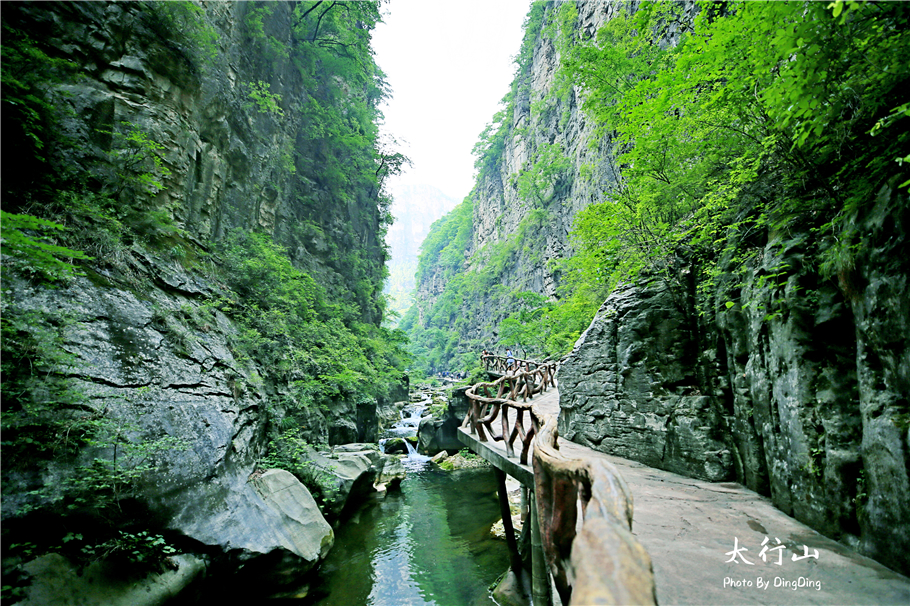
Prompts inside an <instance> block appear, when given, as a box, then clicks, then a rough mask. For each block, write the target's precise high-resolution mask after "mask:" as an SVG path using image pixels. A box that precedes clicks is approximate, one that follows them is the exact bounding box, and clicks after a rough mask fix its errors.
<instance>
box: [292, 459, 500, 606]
mask: <svg viewBox="0 0 910 606" xmlns="http://www.w3.org/2000/svg"><path fill="white" fill-rule="evenodd" d="M404 463H405V466H406V467H408V477H407V478H406V479H405V480H404V481H403V482H402V483H401V490H400V491H390V492H389V493H388V494H386V495H385V496H380V495H376V496H375V497H371V499H370V501H369V502H367V503H365V504H364V505H363V507H362V508H361V509H360V510H359V511H358V512H357V513H355V514H354V515H353V516H352V517H351V519H349V520H348V521H347V522H345V523H343V524H342V526H341V527H340V528H339V529H338V530H337V531H336V534H335V547H334V548H333V549H332V551H331V552H330V553H329V556H328V558H327V559H326V560H325V561H324V562H323V563H322V566H321V567H320V570H319V573H318V578H317V579H315V582H313V583H312V584H311V585H310V587H311V589H310V598H309V599H308V600H307V601H308V602H310V603H312V604H315V605H319V606H336V605H337V606H358V605H361V604H362V605H369V606H386V605H387V606H410V605H423V604H435V605H437V606H474V605H481V604H482V605H484V606H490V605H492V604H493V603H494V602H493V601H492V600H491V599H490V597H489V589H488V588H489V585H490V584H491V583H493V582H494V581H495V580H496V578H497V577H498V576H499V575H500V574H502V573H503V572H505V570H506V569H507V568H508V566H509V556H508V550H507V547H506V544H505V542H504V541H499V540H496V539H493V538H492V537H491V536H490V526H491V525H492V524H493V523H494V522H496V521H497V520H498V519H499V505H498V501H497V499H496V479H495V476H494V475H493V472H492V470H490V469H488V468H485V469H465V470H459V471H451V472H446V471H441V470H440V469H438V468H437V467H436V466H435V465H433V464H432V463H429V462H427V461H426V458H425V457H419V456H416V457H415V456H413V455H412V456H411V457H410V458H408V459H405V460H404ZM310 600H312V601H310Z"/></svg>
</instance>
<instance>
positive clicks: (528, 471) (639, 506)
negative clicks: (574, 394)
mask: <svg viewBox="0 0 910 606" xmlns="http://www.w3.org/2000/svg"><path fill="white" fill-rule="evenodd" d="M483 361H484V365H485V367H486V368H487V370H488V372H490V374H491V375H492V376H493V377H498V378H496V380H495V381H492V382H490V383H479V384H477V385H474V386H472V387H471V388H470V389H468V391H467V396H468V398H469V400H470V401H471V408H470V411H469V413H468V415H467V417H466V418H465V421H464V423H463V424H462V426H461V428H460V429H459V431H458V438H459V440H460V441H461V442H462V443H463V444H465V445H466V446H468V447H469V448H470V449H471V450H472V451H474V452H475V453H476V454H478V455H480V456H482V457H483V458H484V459H486V460H487V461H489V462H490V463H492V464H493V465H494V467H495V468H496V470H497V475H498V476H499V478H500V503H501V504H502V507H503V512H504V514H505V515H504V516H503V523H504V525H505V527H506V539H507V542H508V543H509V548H510V551H511V552H512V569H513V570H515V569H516V567H520V560H519V558H518V554H517V549H516V540H515V536H514V532H513V529H512V527H511V520H510V515H509V513H508V505H507V503H506V502H505V497H504V495H505V492H504V486H505V475H504V474H508V475H511V476H512V477H514V478H515V479H516V480H518V481H519V482H521V483H522V485H523V486H525V487H526V488H527V489H528V493H529V494H528V496H529V499H528V500H529V501H530V503H529V505H530V522H531V545H532V549H531V555H532V564H531V568H532V575H531V576H532V580H531V588H532V595H533V599H534V604H535V605H537V606H540V605H541V604H551V603H553V602H554V601H556V602H559V601H561V602H562V603H564V604H579V605H585V604H650V603H661V604H665V605H666V604H766V605H776V604H837V605H840V604H875V605H883V604H901V605H905V604H910V579H908V578H907V577H905V576H903V575H900V574H898V573H896V572H894V571H892V570H890V569H888V568H886V567H884V566H882V565H881V564H879V563H877V562H875V561H874V560H871V559H869V558H866V557H864V556H862V555H859V554H858V553H856V552H855V551H853V550H851V549H849V548H848V547H846V546H844V545H842V544H840V543H837V542H836V541H833V540H831V539H829V538H827V537H825V536H823V535H821V534H819V533H818V532H816V531H814V530H812V529H811V528H809V527H808V526H806V525H805V524H802V523H801V522H798V521H796V520H795V519H793V518H791V517H790V516H788V515H786V514H784V513H783V512H782V511H780V510H779V509H777V508H776V507H774V506H773V505H772V504H771V501H770V499H768V498H766V497H763V496H762V495H759V494H758V493H755V492H753V491H751V490H749V489H747V488H745V487H743V486H741V485H740V484H737V483H732V482H727V483H718V484H715V483H711V482H705V481H701V480H695V479H692V478H687V477H684V476H681V475H678V474H675V473H671V472H667V471H662V470H659V469H654V468H651V467H647V466H645V465H642V464H640V463H636V462H634V461H629V460H626V459H621V458H619V457H614V456H610V455H607V454H604V453H602V452H599V451H595V450H592V449H590V448H587V447H585V446H580V445H578V444H575V443H573V442H570V441H568V440H564V439H560V438H558V437H557V431H556V424H557V419H558V416H559V391H558V388H557V386H556V381H555V371H556V367H555V364H552V363H537V362H534V361H530V360H515V361H511V360H507V359H506V358H502V357H499V356H486V357H484V359H483ZM509 364H513V366H511V367H510V366H508V365H509ZM633 500H634V506H635V509H634V514H635V515H634V519H635V523H634V526H633V524H632V513H633V511H632V503H633ZM652 571H653V572H652ZM551 586H552V587H554V588H555V589H556V592H555V593H556V595H554V592H553V591H552V590H551Z"/></svg>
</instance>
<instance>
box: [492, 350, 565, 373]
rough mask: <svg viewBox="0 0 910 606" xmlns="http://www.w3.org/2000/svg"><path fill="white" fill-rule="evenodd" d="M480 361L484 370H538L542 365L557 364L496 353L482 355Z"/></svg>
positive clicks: (502, 371)
mask: <svg viewBox="0 0 910 606" xmlns="http://www.w3.org/2000/svg"><path fill="white" fill-rule="evenodd" d="M480 363H481V365H482V366H483V368H484V370H490V371H492V372H501V373H506V372H514V371H531V370H537V369H538V368H540V367H541V366H555V365H554V364H553V363H552V362H537V361H536V360H523V359H521V358H514V357H513V358H508V357H506V356H498V355H496V354H487V355H482V356H480Z"/></svg>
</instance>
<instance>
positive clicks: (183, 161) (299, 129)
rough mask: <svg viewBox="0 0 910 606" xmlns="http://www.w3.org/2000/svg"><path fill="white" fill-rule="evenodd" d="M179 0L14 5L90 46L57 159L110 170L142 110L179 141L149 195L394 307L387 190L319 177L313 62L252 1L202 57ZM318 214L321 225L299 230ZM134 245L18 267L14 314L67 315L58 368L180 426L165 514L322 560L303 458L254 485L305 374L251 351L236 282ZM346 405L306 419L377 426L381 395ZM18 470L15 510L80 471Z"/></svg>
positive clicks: (233, 9)
mask: <svg viewBox="0 0 910 606" xmlns="http://www.w3.org/2000/svg"><path fill="white" fill-rule="evenodd" d="M271 4H272V8H273V12H272V16H271V17H270V18H269V19H267V22H266V30H267V33H268V34H270V35H273V36H275V37H276V38H277V39H279V40H285V41H288V40H289V39H290V28H291V25H292V24H291V20H292V12H291V11H292V10H293V7H294V3H284V2H282V3H271ZM164 5H165V3H131V2H128V3H114V2H90V3H79V2H70V3H48V4H45V3H21V4H19V5H18V6H16V7H15V9H14V10H16V11H18V16H19V17H20V24H23V23H24V24H25V25H23V27H25V26H28V27H30V28H33V29H32V30H30V31H31V32H33V33H35V32H40V33H41V35H46V36H47V39H46V40H43V41H42V44H44V46H42V48H45V49H48V52H50V53H51V54H52V55H53V56H55V57H62V58H66V59H68V60H70V61H72V62H73V63H74V64H75V65H76V66H77V70H76V71H77V72H78V74H79V75H80V77H79V78H78V79H76V80H74V81H72V82H68V83H62V84H59V89H60V91H59V92H62V93H65V96H62V97H61V99H62V101H61V102H62V103H65V104H67V105H68V106H69V107H68V109H71V110H72V111H71V112H69V113H68V115H67V117H66V118H65V119H64V120H63V121H62V123H61V125H60V126H61V129H62V130H63V134H64V135H65V136H66V137H69V138H70V140H71V142H72V145H71V146H69V147H68V148H67V149H65V150H61V153H62V156H61V157H59V158H55V159H54V158H52V160H53V161H55V162H57V163H59V164H62V165H65V166H68V167H70V168H73V169H78V170H74V172H75V173H76V174H88V175H95V176H96V177H97V178H99V179H105V178H109V177H110V175H109V174H106V173H104V172H103V169H102V168H99V163H98V160H103V159H105V158H107V157H108V154H109V152H111V150H112V149H114V148H115V146H116V141H115V139H114V137H113V136H112V135H111V134H110V133H105V132H104V131H111V130H119V129H122V128H123V127H122V125H121V123H122V122H124V121H126V122H129V123H131V124H133V125H135V126H137V127H138V128H140V129H141V130H142V131H143V132H145V133H146V134H148V135H149V137H150V139H152V140H153V141H155V142H156V143H160V144H161V145H163V146H164V148H163V150H162V158H163V162H164V165H165V167H166V168H167V169H169V171H170V172H169V174H168V175H166V176H163V177H162V179H163V184H164V186H165V189H163V190H161V191H159V192H157V193H150V192H144V193H143V192H140V193H139V194H137V199H136V200H131V201H130V202H131V203H134V204H137V205H140V206H143V207H144V208H147V209H158V210H162V211H164V212H166V213H167V214H169V215H170V216H171V217H172V218H173V219H174V220H175V221H176V222H177V226H178V227H179V228H181V229H182V230H185V232H186V238H187V239H189V240H190V241H191V242H193V243H194V244H196V245H198V246H199V247H200V248H201V249H202V250H209V246H210V244H212V243H213V241H216V240H218V239H220V238H222V237H223V236H224V235H225V234H226V233H227V231H228V230H230V229H231V228H235V227H242V228H246V229H250V230H255V231H260V232H265V233H268V234H270V235H272V236H273V237H274V239H275V240H276V241H277V242H279V243H281V244H283V245H285V246H286V247H288V249H289V251H290V256H291V257H292V260H293V262H294V263H295V265H297V266H298V267H299V268H301V269H303V270H306V271H308V272H309V273H310V274H311V275H312V276H313V277H314V279H316V281H317V282H319V283H321V284H322V285H323V286H325V287H326V289H327V290H328V291H329V295H330V298H331V297H335V298H337V299H345V300H349V301H350V300H351V299H352V298H353V296H354V295H353V294H352V292H353V291H352V287H351V284H352V283H354V282H355V281H356V280H359V279H361V278H365V279H367V280H368V281H370V282H371V283H373V284H375V285H377V288H375V293H374V299H373V300H364V301H357V303H360V304H361V309H362V312H363V313H362V318H361V319H362V320H363V321H364V322H372V323H378V322H379V321H380V320H381V317H380V311H379V309H380V306H379V305H378V297H379V296H380V291H381V288H379V287H378V286H379V285H380V284H381V281H382V266H383V263H384V260H385V258H384V252H383V245H382V242H381V241H380V229H379V224H380V213H381V209H380V204H379V203H378V201H377V192H376V191H369V190H367V189H364V190H363V191H360V190H357V191H353V192H343V193H344V194H345V195H339V194H338V192H330V191H329V190H328V189H327V188H325V187H323V186H321V185H320V184H319V170H320V168H321V167H320V166H319V165H318V163H317V162H316V161H315V159H314V155H313V154H312V153H310V152H312V151H313V150H312V149H311V147H310V146H311V145H312V142H311V141H310V140H308V139H307V134H306V130H307V128H308V126H307V125H306V124H304V123H303V116H304V112H303V111H301V108H302V107H303V104H304V103H306V102H307V99H306V96H305V95H304V94H302V93H303V92H305V89H304V87H303V84H302V80H301V76H300V72H299V70H298V69H297V67H295V66H294V65H292V64H291V63H290V62H289V60H288V59H286V58H282V57H280V56H278V57H276V56H270V55H269V53H268V52H266V50H265V49H264V48H263V45H262V43H261V42H259V41H256V40H253V39H251V38H250V37H249V36H248V30H247V28H246V26H245V18H246V16H247V14H248V11H249V10H251V9H252V8H254V6H255V5H254V3H240V2H215V3H211V2H206V3H202V4H201V6H202V8H204V17H203V18H204V21H205V24H206V25H207V26H208V27H211V28H212V30H213V31H214V32H215V34H216V39H215V54H214V56H213V57H211V58H204V57H203V58H200V57H199V56H198V53H199V51H198V49H195V50H194V49H193V48H192V44H190V43H189V42H188V41H187V39H186V38H183V37H181V34H187V33H188V32H175V31H162V30H161V29H160V24H159V25H156V21H155V19H154V18H153V16H152V14H151V12H150V10H151V8H150V7H154V6H158V7H159V8H160V7H161V6H164ZM7 8H10V7H4V18H6V17H7V16H8V15H9V14H10V13H9V12H7ZM12 10H13V9H11V10H10V12H12ZM258 81H264V82H268V83H269V84H270V85H271V88H270V91H271V92H272V93H276V94H280V95H281V96H282V108H283V111H284V115H283V116H277V115H275V114H268V113H261V112H258V111H256V110H255V108H254V109H250V107H249V103H250V99H249V96H248V88H245V87H246V85H248V84H249V83H251V82H258ZM4 151H10V150H4ZM285 152H287V157H288V158H290V162H291V167H289V166H288V162H287V161H286V160H285V158H284V157H283V154H285ZM99 171H100V172H99ZM347 194H350V195H347ZM5 202H7V201H5ZM310 224H313V225H316V226H317V227H318V229H317V230H311V231H310V232H304V231H301V227H302V226H306V225H310ZM337 250H344V251H346V253H345V254H346V257H345V258H346V259H347V261H344V262H342V261H339V260H338V259H339V257H338V256H337V255H335V253H333V251H337ZM123 256H124V257H126V258H124V259H118V260H117V262H116V263H113V262H111V263H107V262H106V261H108V260H106V259H100V258H99V259H98V260H97V265H96V267H95V269H97V270H98V271H97V273H92V275H91V276H90V277H78V278H74V279H72V280H69V281H67V283H66V284H65V285H63V286H59V287H57V288H49V289H48V288H43V287H39V286H35V285H34V284H31V283H29V282H26V281H24V280H17V279H15V277H14V276H12V275H9V274H7V272H6V271H4V293H3V295H4V301H3V303H4V312H5V311H6V310H7V309H8V307H7V305H9V306H13V307H15V308H16V309H17V310H18V311H20V312H23V313H29V312H34V313H36V314H37V315H36V317H39V318H42V319H43V321H46V322H48V323H49V324H50V325H52V326H53V327H59V328H60V334H61V337H60V339H61V342H60V346H61V348H62V350H63V352H64V355H65V356H66V357H67V362H66V365H65V367H63V366H61V367H56V368H48V369H46V370H47V372H48V373H52V374H54V375H59V376H60V377H63V378H65V379H66V380H67V381H68V382H69V384H70V385H71V386H72V388H73V389H74V390H77V391H78V392H79V393H81V394H83V395H84V401H83V402H82V404H83V406H84V413H85V414H86V415H92V416H97V417H104V418H107V419H110V420H112V421H113V422H114V423H122V426H123V427H126V428H128V429H126V430H125V431H124V433H125V435H127V436H129V438H130V439H134V440H155V439H158V438H161V437H163V436H170V437H172V438H175V439H177V440H179V441H180V442H182V443H183V445H184V447H181V448H174V449H170V450H168V451H164V452H158V453H155V454H154V460H153V461H152V463H153V467H154V469H153V470H152V471H151V472H149V473H148V474H146V475H144V476H143V477H142V479H141V483H142V490H141V494H140V498H141V501H142V502H143V506H147V507H148V508H149V510H150V515H151V516H152V518H153V519H150V520H149V522H150V524H154V525H155V526H156V527H159V526H160V527H164V528H167V529H169V530H171V531H173V532H174V534H175V535H183V536H185V537H186V538H188V539H191V540H192V541H195V542H196V543H195V545H196V546H197V547H198V548H199V549H200V550H202V551H206V550H208V549H209V548H211V550H210V551H211V552H212V553H227V554H228V555H229V556H231V557H232V558H235V559H236V560H237V561H249V560H251V559H253V558H257V557H258V556H262V555H264V554H272V555H274V554H279V555H280V556H281V557H280V558H279V559H280V560H281V561H282V562H283V563H282V566H284V565H285V564H287V565H288V566H290V567H292V568H295V569H296V570H297V571H298V572H299V570H301V569H306V568H307V567H309V566H312V565H313V563H314V562H315V561H316V560H317V559H318V558H319V557H322V556H323V555H324V552H325V550H326V549H327V548H328V546H330V545H331V530H330V529H329V531H328V533H327V534H326V533H325V532H322V534H320V532H321V530H320V528H322V530H324V528H323V525H324V520H323V521H322V522H321V525H320V524H319V523H317V521H316V518H317V517H318V518H319V519H320V520H321V519H322V518H321V515H319V512H318V510H316V509H315V507H312V508H310V507H309V501H312V498H309V501H307V503H304V505H306V506H307V508H308V513H307V514H306V516H302V515H298V514H299V513H300V512H299V511H297V510H296V509H294V507H292V506H291V505H289V504H288V503H287V502H280V503H279V502H278V501H280V500H281V499H280V498H279V497H280V495H277V496H276V491H278V492H280V491H281V490H284V491H286V492H287V493H288V494H293V495H296V496H295V498H296V501H295V502H296V503H297V504H298V505H300V504H301V503H303V501H304V500H306V499H305V498H304V497H309V493H308V492H307V490H306V488H305V487H303V485H301V484H300V483H299V482H298V481H297V480H296V479H294V478H293V477H290V476H289V474H285V476H282V477H281V478H279V479H280V480H281V482H280V484H281V486H280V487H278V488H275V486H273V484H274V482H272V480H274V479H275V478H274V477H273V475H274V474H272V476H269V477H268V478H265V479H262V478H260V479H259V480H258V481H257V482H255V483H251V482H250V479H251V476H252V475H253V473H254V472H255V471H256V470H257V468H259V467H260V458H261V457H262V455H263V453H264V451H265V442H266V439H267V438H266V420H267V419H268V418H269V414H268V413H267V410H266V409H267V407H268V406H271V405H275V403H276V402H280V401H281V400H282V398H283V397H284V396H287V395H289V392H290V389H289V386H288V385H282V384H273V383H270V382H268V381H265V380H263V379H262V377H263V376H266V375H267V374H268V373H267V372H266V371H265V369H261V368H257V367H256V366H255V363H253V362H250V361H244V360H239V359H238V358H237V357H235V355H234V351H233V350H232V348H231V345H230V343H231V339H232V337H234V336H235V334H236V328H235V327H234V326H233V325H232V323H231V322H230V321H229V320H228V318H227V317H226V316H224V315H223V314H222V313H221V312H220V311H218V309H216V308H213V307H212V305H211V302H212V301H214V300H216V299H217V298H218V296H219V295H220V294H222V293H221V291H220V287H219V285H217V284H212V283H205V282H203V281H202V280H201V279H200V278H198V277H195V276H192V275H190V274H189V273H187V272H186V271H184V269H183V268H182V267H181V266H180V265H179V264H177V263H176V262H174V261H171V260H166V259H165V258H163V257H159V256H157V255H156V254H154V253H151V252H149V251H147V250H145V249H144V248H143V246H142V244H141V243H140V242H136V243H133V245H132V247H131V248H130V249H129V250H127V251H125V252H124V253H123ZM352 260H353V261H352ZM216 262H217V260H216ZM348 262H351V263H353V264H355V265H357V266H358V267H360V268H366V269H363V271H364V272H365V274H364V275H360V276H357V277H352V276H351V275H350V272H349V271H348V270H349V269H350V268H349V267H347V266H346V265H345V264H344V263H348ZM206 303H208V305H206ZM199 318H204V319H203V320H199ZM36 328H40V327H36ZM336 404H337V405H336V406H334V407H331V409H330V410H328V411H323V410H315V409H314V410H313V411H311V414H310V418H309V420H308V422H307V423H306V427H305V430H306V431H307V433H308V437H309V439H310V440H312V441H313V442H320V443H323V442H331V443H340V442H353V441H363V440H375V439H376V433H377V429H378V428H377V417H376V411H375V408H376V403H375V402H347V401H339V402H337V403H336ZM97 454H102V455H106V456H108V458H110V457H109V455H110V454H111V453H98V452H97V451H93V450H92V449H84V450H83V451H82V452H81V454H80V455H79V456H78V458H77V460H75V461H74V462H73V464H74V465H79V464H87V463H89V462H90V461H91V458H92V457H93V456H95V455H97ZM6 471H7V470H4V478H3V484H4V486H3V492H4V494H3V496H4V508H3V517H4V520H5V523H4V526H6V520H8V519H9V517H10V516H13V515H14V514H15V513H16V512H17V510H18V509H19V508H20V506H23V505H35V504H38V503H37V501H35V498H34V497H32V496H29V495H28V494H26V491H27V490H29V489H31V488H34V487H35V486H36V485H40V484H41V483H42V481H44V482H46V483H53V481H54V480H56V479H59V478H60V477H63V476H65V475H66V474H67V473H71V472H72V469H69V470H65V469H35V470H34V473H33V476H29V477H25V476H23V475H21V474H20V475H8V474H7V473H6ZM10 473H12V472H10ZM289 477H290V479H289ZM267 480H268V481H267ZM285 496H286V495H285ZM297 497H299V498H297ZM276 499H277V500H276ZM301 506H302V505H301ZM292 510H293V511H292ZM309 510H312V511H309ZM317 527H318V528H317ZM314 528H315V529H316V530H314ZM192 541H188V542H187V544H188V545H193V544H194V543H193V542H192ZM313 541H315V543H313ZM313 545H315V547H313ZM285 556H287V558H289V560H288V562H284V559H285ZM270 561H271V562H273V563H275V559H274V558H272V560H270ZM282 570H284V568H282Z"/></svg>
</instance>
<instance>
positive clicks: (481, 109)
mask: <svg viewBox="0 0 910 606" xmlns="http://www.w3.org/2000/svg"><path fill="white" fill-rule="evenodd" d="M382 8H383V12H384V15H385V16H384V23H381V24H379V25H378V26H377V27H376V29H375V31H374V32H373V48H374V49H375V51H376V62H377V63H378V64H379V67H380V68H382V70H383V71H384V72H385V73H386V76H387V81H388V83H389V85H390V86H391V88H392V95H393V98H392V99H391V100H390V101H389V102H387V103H386V104H385V105H384V106H382V108H381V109H382V112H383V114H384V115H385V127H384V130H385V131H386V132H388V133H389V134H391V135H392V136H394V137H395V138H397V139H398V141H399V143H401V146H400V147H401V151H402V152H404V153H405V155H407V156H409V157H410V158H411V160H412V162H413V166H412V167H410V168H408V169H407V172H406V173H405V174H404V175H403V176H402V177H400V178H399V179H398V180H397V183H398V184H403V185H412V184H427V185H433V186H435V187H437V188H439V189H440V190H442V191H443V192H444V193H445V194H446V195H448V196H450V197H452V198H455V199H456V200H459V201H460V200H462V199H463V198H464V197H465V196H467V195H468V193H470V191H471V187H473V185H474V157H473V156H472V155H471V149H472V148H473V147H474V144H475V143H476V142H477V138H478V135H480V133H481V131H483V129H484V127H485V126H486V125H487V124H488V123H489V122H490V121H491V120H492V118H493V114H495V113H496V112H497V111H498V110H499V101H500V100H501V99H502V98H503V97H504V96H505V95H506V93H507V92H508V90H509V86H510V85H511V82H512V77H513V75H514V72H515V64H514V63H513V62H512V58H513V57H514V56H515V55H517V54H518V50H519V47H520V45H521V37H522V30H521V26H522V23H523V22H524V18H525V15H526V14H527V12H528V9H529V8H530V0H458V1H443V0H391V2H389V3H388V4H384V5H383V7H382ZM394 185H395V183H393V186H394Z"/></svg>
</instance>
